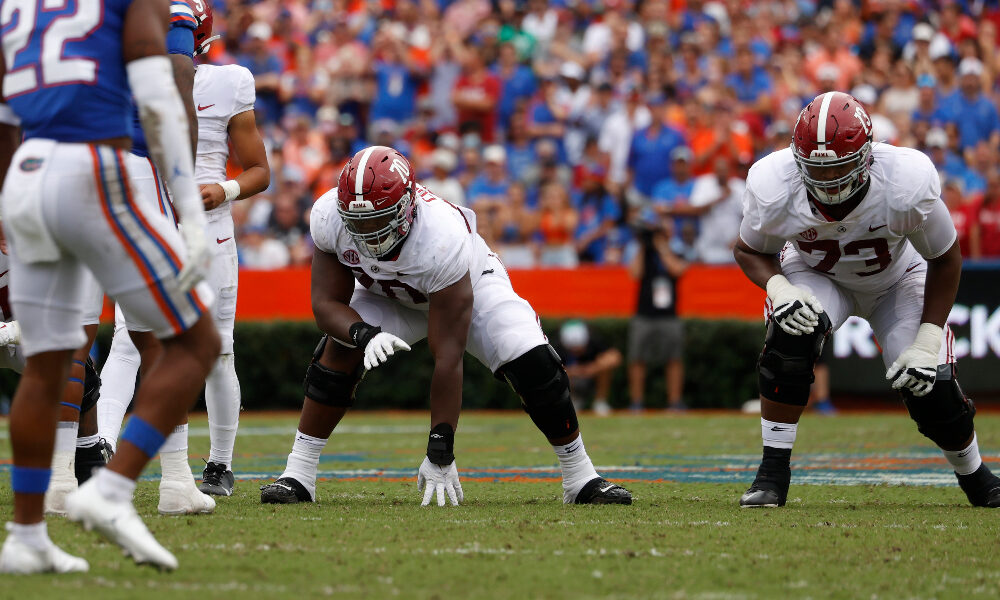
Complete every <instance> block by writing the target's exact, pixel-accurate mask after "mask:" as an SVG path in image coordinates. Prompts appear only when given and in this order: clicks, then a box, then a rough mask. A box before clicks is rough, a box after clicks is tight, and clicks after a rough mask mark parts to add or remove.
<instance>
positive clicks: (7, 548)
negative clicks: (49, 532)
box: [0, 523, 90, 575]
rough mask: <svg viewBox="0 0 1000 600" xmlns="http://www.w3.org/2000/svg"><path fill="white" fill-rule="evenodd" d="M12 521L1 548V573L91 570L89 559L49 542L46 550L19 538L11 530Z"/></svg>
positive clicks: (82, 571)
mask: <svg viewBox="0 0 1000 600" xmlns="http://www.w3.org/2000/svg"><path fill="white" fill-rule="evenodd" d="M12 529H13V524H12V523H7V531H8V534H7V539H6V540H4V543H3V550H0V573H9V574H17V575H30V574H32V573H86V572H87V571H88V570H90V565H89V564H87V561H86V560H84V559H82V558H80V557H78V556H73V555H72V554H67V553H66V552H63V551H62V550H61V549H60V548H59V547H58V546H56V545H55V544H53V543H52V542H51V541H50V542H49V547H48V548H47V549H45V550H36V549H35V548H33V547H31V546H29V545H27V544H25V543H24V542H22V541H21V540H19V539H17V536H16V535H14V533H13V532H12V531H11V530H12Z"/></svg>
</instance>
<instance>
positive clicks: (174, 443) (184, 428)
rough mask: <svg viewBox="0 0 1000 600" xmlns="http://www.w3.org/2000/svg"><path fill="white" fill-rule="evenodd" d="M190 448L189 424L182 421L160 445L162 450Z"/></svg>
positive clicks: (175, 450) (172, 450) (171, 450)
mask: <svg viewBox="0 0 1000 600" xmlns="http://www.w3.org/2000/svg"><path fill="white" fill-rule="evenodd" d="M187 449H188V424H187V423H181V424H180V425H178V426H177V427H174V430H173V431H172V432H171V433H170V435H168V436H167V439H165V440H164V441H163V445H162V446H160V452H161V453H163V452H179V451H181V450H184V451H185V452H187Z"/></svg>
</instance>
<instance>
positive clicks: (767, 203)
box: [740, 144, 957, 293]
mask: <svg viewBox="0 0 1000 600" xmlns="http://www.w3.org/2000/svg"><path fill="white" fill-rule="evenodd" d="M872 155H873V158H874V161H873V163H872V166H871V185H870V188H869V190H868V192H867V193H866V195H865V198H864V200H862V201H861V203H860V204H859V205H858V206H857V207H856V208H855V209H854V210H853V211H851V212H850V214H848V215H847V216H846V217H845V218H844V220H843V221H835V220H832V219H828V218H826V217H825V216H824V215H823V213H822V212H820V210H819V209H817V207H816V206H815V205H814V204H813V203H812V202H811V201H810V200H809V199H808V198H807V197H806V188H805V185H804V184H803V182H802V177H801V175H800V174H799V171H798V167H797V166H796V163H795V159H794V157H793V156H792V151H791V149H785V150H779V151H777V152H774V153H771V154H769V155H768V156H765V157H764V158H762V159H761V160H759V161H757V162H756V163H755V164H754V165H753V167H751V168H750V173H749V175H748V177H747V189H746V192H745V193H744V195H743V222H742V224H741V225H740V238H742V240H743V241H744V242H745V243H746V244H747V245H748V246H750V247H751V248H753V249H754V250H757V251H758V252H763V253H767V254H772V253H777V252H779V251H781V250H782V248H783V247H784V246H785V243H786V242H787V243H788V246H789V247H790V248H794V251H795V252H797V253H798V254H799V256H801V258H802V260H803V261H804V262H805V263H806V264H807V265H808V266H809V267H810V268H811V269H813V270H814V271H816V272H819V273H822V274H824V275H826V276H827V277H830V278H831V279H833V280H834V281H836V282H837V283H838V284H839V285H841V286H843V287H844V288H846V289H848V290H852V291H857V292H871V293H878V292H882V291H885V290H887V289H889V288H890V287H891V286H892V285H893V284H895V283H896V282H897V281H899V280H900V279H901V278H902V277H903V275H904V274H905V273H906V272H908V271H909V270H911V269H913V268H915V266H914V265H918V264H921V263H923V259H930V258H936V257H938V256H940V255H941V254H944V252H946V251H947V250H948V249H949V248H950V247H951V246H952V244H953V243H954V242H955V239H956V237H957V234H956V232H955V227H954V225H953V224H952V221H951V217H950V216H949V213H948V209H947V207H946V206H945V205H944V202H943V201H942V200H941V182H940V178H939V176H938V173H937V170H936V169H935V168H934V165H933V164H932V163H931V161H930V159H929V158H927V156H925V155H924V154H923V153H922V152H919V151H917V150H913V149H910V148H900V147H896V146H891V145H889V144H878V145H876V146H875V147H874V148H873V150H872ZM789 251H791V250H790V249H789V248H788V247H786V248H785V252H789ZM921 257H923V258H921Z"/></svg>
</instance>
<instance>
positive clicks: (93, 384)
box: [80, 356, 101, 414]
mask: <svg viewBox="0 0 1000 600" xmlns="http://www.w3.org/2000/svg"><path fill="white" fill-rule="evenodd" d="M84 372H85V375H84V377H83V402H81V403H80V413H81V414H83V413H85V412H87V411H88V410H90V409H92V408H94V407H95V406H96V405H97V400H98V399H99V398H100V397H101V376H100V375H98V374H97V369H96V368H95V367H94V360H93V359H92V358H90V357H89V356H88V357H87V362H86V363H85V364H84Z"/></svg>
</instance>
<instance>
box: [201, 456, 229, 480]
mask: <svg viewBox="0 0 1000 600" xmlns="http://www.w3.org/2000/svg"><path fill="white" fill-rule="evenodd" d="M202 460H204V459H202ZM225 472H226V466H225V465H220V464H219V463H214V462H208V461H207V460H206V461H205V472H204V473H203V474H202V477H201V478H202V481H204V482H205V483H208V484H211V485H221V484H222V475H223V474H225Z"/></svg>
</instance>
